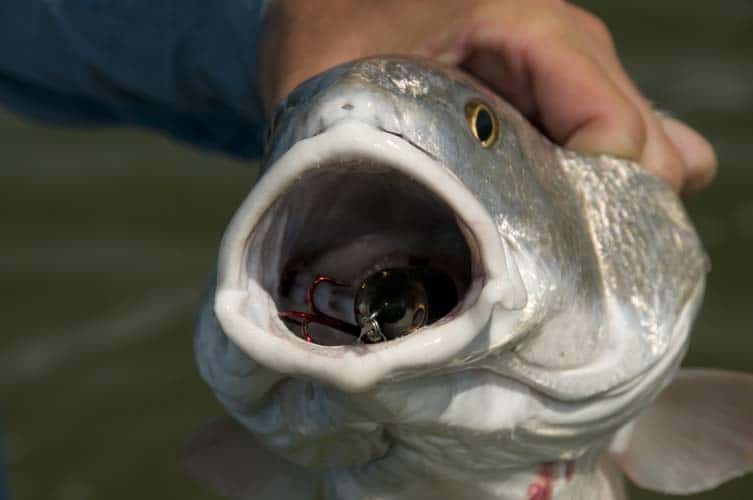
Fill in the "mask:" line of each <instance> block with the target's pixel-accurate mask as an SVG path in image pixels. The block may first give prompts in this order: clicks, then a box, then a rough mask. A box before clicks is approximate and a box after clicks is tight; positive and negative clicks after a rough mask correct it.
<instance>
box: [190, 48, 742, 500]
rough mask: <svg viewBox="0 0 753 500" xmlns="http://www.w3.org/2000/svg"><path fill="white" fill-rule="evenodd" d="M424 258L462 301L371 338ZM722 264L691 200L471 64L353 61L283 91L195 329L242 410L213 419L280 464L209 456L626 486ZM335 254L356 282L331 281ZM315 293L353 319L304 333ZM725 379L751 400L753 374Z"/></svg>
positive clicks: (420, 488)
mask: <svg viewBox="0 0 753 500" xmlns="http://www.w3.org/2000/svg"><path fill="white" fill-rule="evenodd" d="M416 262H420V263H421V265H422V266H425V267H426V268H431V269H434V270H436V273H439V274H441V275H442V276H444V277H445V278H443V279H445V282H449V283H451V287H452V288H453V290H452V292H453V294H454V295H451V296H453V297H456V302H455V303H453V304H451V305H450V307H448V308H447V309H448V310H449V312H447V313H446V314H444V315H443V316H442V317H439V318H433V319H432V321H431V322H429V323H426V324H424V323H422V324H421V326H420V327H418V328H414V329H409V330H405V334H404V335H398V336H397V337H396V338H392V337H393V336H394V335H393V336H390V338H389V339H387V338H385V340H384V341H377V340H379V339H376V337H375V339H376V340H375V341H373V342H368V341H364V336H363V334H362V335H361V336H358V334H357V332H358V328H360V326H359V325H361V323H362V321H361V319H359V318H357V317H356V316H357V312H354V306H353V304H354V300H357V299H356V298H355V297H358V294H357V290H358V288H359V286H364V284H365V283H367V282H368V280H369V279H373V278H372V277H373V276H375V273H379V272H383V271H384V270H385V269H398V268H400V269H409V268H411V266H414V265H415V263H416ZM708 269H709V264H708V258H707V256H706V254H705V252H704V250H703V247H702V245H701V242H700V240H699V238H698V236H697V234H696V232H695V231H694V229H693V227H692V225H691V223H690V221H689V219H688V217H687V215H686V213H685V211H684V209H683V206H682V203H681V202H680V200H679V199H678V198H677V196H676V195H675V193H674V192H673V191H672V189H671V188H670V187H669V186H668V185H667V184H666V183H664V182H663V181H662V180H660V179H658V178H656V177H654V176H652V175H651V174H650V173H648V172H646V171H644V170H642V169H641V168H640V166H638V165H636V164H635V163H632V162H630V161H626V160H621V159H617V158H613V157H609V156H586V155H581V154H578V153H574V152H571V151H567V150H565V149H563V148H561V147H559V146H557V145H555V144H553V143H551V142H550V141H549V140H548V139H547V138H546V137H544V136H543V135H542V134H541V133H540V132H539V131H538V130H537V129H535V128H534V127H533V126H532V125H531V124H529V123H528V122H527V121H526V119H525V118H524V117H522V116H521V115H520V114H519V113H518V112H517V111H516V110H515V109H513V108H512V107H511V106H510V105H509V104H507V103H506V102H505V101H504V100H502V99H501V98H499V97H498V96H496V95H494V94H493V93H491V92H490V91H488V90H487V89H485V88H484V87H483V85H481V84H479V83H478V82H476V81H475V80H473V79H472V78H470V77H468V76H467V75H465V74H464V73H462V72H460V71H457V70H452V69H448V68H444V67H441V66H438V65H436V64H434V63H431V62H428V61H425V60H420V59H413V58H402V57H400V58H398V57H389V58H370V59H365V60H360V61H355V62H352V63H348V64H345V65H342V66H339V67H337V68H334V69H332V70H330V71H328V72H326V73H324V74H322V75H319V76H318V77H315V78H313V79H311V80H309V81H307V82H306V83H304V84H303V85H301V86H300V87H299V88H298V89H296V90H295V91H294V92H293V93H292V94H291V95H290V96H289V97H288V99H287V100H286V101H285V102H284V103H282V104H281V105H280V106H279V108H278V110H277V112H276V116H275V119H274V122H273V125H272V128H271V130H270V141H269V144H268V148H267V151H266V154H265V158H264V161H263V163H262V176H261V178H260V180H259V182H258V183H257V185H256V186H255V187H254V189H253V190H252V191H251V193H250V195H249V197H248V198H247V199H246V200H245V201H244V203H243V205H242V206H241V207H240V209H239V210H238V212H237V213H236V215H235V217H234V218H233V220H232V221H231V223H230V225H229V227H228V229H227V231H226V233H225V236H224V238H223V242H222V247H221V250H220V258H219V264H218V274H217V281H216V285H215V287H214V288H213V290H212V293H211V294H210V295H209V300H208V301H207V303H206V304H205V306H204V307H203V309H202V313H201V314H200V318H199V323H198V329H197V337H196V352H197V359H198V363H199V368H200V371H201V374H202V376H203V377H204V379H205V380H206V381H207V382H208V384H209V385H210V386H211V387H212V389H213V390H214V391H215V394H216V395H217V397H218V399H219V400H220V401H221V402H222V403H223V405H224V406H225V407H226V408H227V409H228V411H229V413H230V414H231V415H232V417H233V418H234V419H235V420H236V421H237V422H239V423H240V424H242V431H239V429H237V428H234V427H232V426H230V427H227V428H225V427H221V426H220V427H219V428H217V427H212V428H211V429H210V430H209V431H207V432H209V433H210V434H212V433H216V434H217V436H222V435H223V433H228V436H230V435H232V436H234V437H232V438H228V439H230V440H231V441H232V442H234V443H235V444H236V448H238V446H240V445H239V444H238V443H241V442H244V441H243V440H244V439H246V440H248V443H247V446H245V445H244V446H245V447H244V446H241V448H243V449H245V450H247V453H249V456H252V455H253V456H255V457H256V458H255V460H257V461H258V463H259V464H269V465H268V466H269V468H274V469H275V471H276V472H274V473H272V472H269V471H268V472H266V473H264V472H262V473H260V474H259V470H258V469H257V470H253V471H250V472H249V475H247V476H243V479H237V480H230V479H227V478H223V474H222V469H224V470H227V468H226V467H225V466H222V467H219V469H220V471H219V472H216V473H215V472H212V473H202V472H201V470H204V471H206V470H207V469H211V468H212V466H215V467H216V466H218V464H220V463H222V459H221V458H220V457H221V453H220V451H217V450H221V448H216V447H217V446H219V444H218V443H220V442H221V441H222V440H221V439H220V438H219V437H217V436H215V437H216V438H215V437H213V438H212V439H211V440H210V442H211V443H213V444H212V446H215V452H216V453H217V455H216V458H215V459H213V460H212V461H209V462H207V461H204V462H202V465H201V466H200V467H197V468H198V469H201V470H200V471H199V474H200V475H203V476H204V477H205V478H208V479H209V480H210V482H212V483H214V484H215V485H218V486H219V487H220V489H221V490H223V491H225V492H226V493H231V494H233V495H236V496H244V495H246V494H248V492H250V491H253V492H254V493H255V495H256V496H254V498H267V497H269V498H280V496H279V494H280V491H282V490H278V489H276V488H283V489H285V488H297V489H295V491H294V493H290V496H289V498H311V499H313V498H318V497H321V498H325V499H327V500H334V499H355V498H358V499H394V500H403V499H405V500H407V499H411V500H412V499H422V498H438V497H441V498H453V499H466V498H467V499H476V500H477V499H490V500H491V499H527V500H545V499H576V498H577V499H581V498H582V499H591V498H599V499H611V498H624V497H623V496H622V495H623V492H622V489H621V479H620V473H618V472H616V471H617V466H616V465H615V462H613V461H612V459H611V458H610V457H612V456H616V457H623V458H624V460H622V461H621V462H620V460H619V458H618V460H617V463H620V464H621V466H622V468H623V470H626V471H627V472H628V475H630V474H631V472H635V470H637V469H638V468H637V467H635V464H636V461H639V462H640V460H643V459H644V458H645V459H646V462H642V464H643V465H646V464H647V463H651V462H650V460H656V461H660V460H661V458H660V457H659V456H656V457H648V458H646V457H641V458H640V459H636V458H635V456H634V453H633V454H631V453H632V452H634V451H635V449H633V448H631V443H637V442H640V439H639V438H640V437H641V435H644V434H645V432H644V430H643V426H642V424H641V422H643V421H650V418H649V417H651V415H652V414H651V413H650V411H649V412H648V413H646V409H647V408H652V406H651V405H652V404H654V402H655V401H656V400H657V397H659V395H660V393H661V392H662V390H665V394H669V395H670V396H671V395H672V394H673V393H672V388H671V386H670V387H669V389H667V387H668V385H669V384H670V382H671V381H672V380H673V379H674V377H675V374H676V372H677V370H678V367H679V365H680V362H681V361H682V358H683V355H684V353H685V351H686V349H687V346H688V342H689V332H690V328H691V326H692V323H693V319H694V318H695V315H696V313H697V311H698V308H699V306H700V304H701V301H702V296H703V290H704V283H705V275H706V273H707V271H708ZM320 276H328V277H331V281H332V282H335V281H336V282H337V283H338V285H337V286H318V285H317V286H318V288H316V290H318V291H317V292H316V294H315V295H313V292H312V290H314V287H312V285H311V283H312V282H314V281H315V280H317V279H318V277H320ZM432 283H434V282H432ZM426 286H427V287H428V288H429V289H432V286H433V285H432V284H431V283H430V284H429V285H426ZM319 291H321V293H319ZM419 295H420V294H419ZM434 295H436V294H434ZM417 296H418V295H417ZM421 296H422V297H423V295H421ZM427 296H429V297H431V296H432V295H431V294H428V295H427ZM422 300H423V299H422ZM422 307H423V306H422ZM427 307H428V308H429V311H432V307H433V304H432V300H429V301H428V305H427ZM286 311H293V313H287V314H288V316H285V314H286ZM296 311H297V312H296ZM300 311H309V312H308V313H306V314H309V316H306V317H311V315H312V314H314V313H313V312H311V311H315V312H316V314H321V315H326V316H327V317H329V318H337V321H339V322H340V323H341V324H348V325H354V326H353V327H352V328H351V327H348V328H339V329H338V328H332V327H329V326H327V325H322V324H318V325H314V326H313V327H311V331H310V335H308V333H307V335H308V336H304V335H303V334H302V331H303V329H302V328H301V327H299V326H297V325H295V324H293V323H291V322H290V321H286V317H287V318H289V317H291V316H290V315H291V314H293V315H295V314H298V317H304V315H302V314H301V313H300ZM281 313H282V314H281ZM422 319H423V317H422ZM340 323H338V324H340ZM351 329H355V332H356V333H355V334H353V332H352V331H350V330H351ZM305 331H306V332H308V330H305ZM362 331H363V330H362ZM348 332H350V333H348ZM701 379H702V380H706V378H704V377H701ZM732 379H734V380H732ZM720 380H721V381H720ZM729 380H732V381H731V382H729V384H728V383H727V382H728V381H729ZM714 381H715V383H718V384H721V386H722V387H732V389H730V390H731V391H738V392H739V393H741V394H743V396H741V397H742V398H743V401H745V404H749V405H753V400H751V396H750V395H749V394H750V393H751V391H750V388H751V387H753V383H751V381H750V379H748V378H746V377H744V376H741V377H737V378H734V377H733V378H730V379H727V378H725V377H721V379H720V378H716V379H714ZM712 385H713V384H710V385H709V387H711V386H712ZM698 387H704V383H700V384H698ZM713 387H714V389H713V390H712V389H709V390H710V391H712V392H713V391H716V392H719V390H720V389H719V386H713ZM722 392H723V391H722ZM738 392H735V394H738ZM702 393H703V391H700V392H699V394H702ZM745 394H748V396H745ZM745 398H747V399H745ZM661 400H662V399H661V398H660V399H659V401H661ZM682 401H684V402H685V403H684V404H687V405H691V404H695V403H696V401H695V400H693V399H692V398H691V399H690V400H687V398H686V399H683V400H682ZM654 407H657V408H661V406H657V404H654ZM702 413H703V412H701V413H700V414H702ZM700 414H699V415H700ZM639 415H640V417H639ZM647 415H648V416H647ZM709 418H713V417H709ZM636 419H638V420H636ZM641 419H643V420H641ZM647 419H648V420H647ZM636 422H637V423H636ZM735 422H737V420H735ZM735 425H739V424H735ZM743 426H744V425H743ZM648 428H650V429H655V425H653V424H652V425H649V426H648ZM218 429H219V430H218ZM621 429H622V431H620V430H621ZM738 430H739V429H738V428H737V427H735V428H734V429H733V430H732V431H730V432H735V431H738ZM618 431H620V433H619V436H618V438H617V439H616V440H615V436H617V435H618ZM639 431H640V432H639ZM239 432H240V433H241V434H247V436H246V437H245V438H240V437H238V436H239V435H240V434H239ZM212 435H213V436H214V434H212ZM748 438H750V439H748V440H744V441H741V442H744V443H746V444H745V446H750V449H751V450H753V437H751V436H750V434H748ZM200 441H201V440H200ZM712 441H713V440H712ZM201 442H202V443H204V445H206V443H207V441H206V439H205V440H203V441H201ZM201 450H206V446H198V447H195V448H194V449H193V452H192V453H193V454H194V456H197V455H198V454H200V452H201ZM234 450H235V451H234V453H236V455H234V456H242V452H240V451H238V449H234ZM745 450H748V448H745ZM655 454H657V455H660V454H661V452H658V453H655ZM742 455H744V453H741V456H742ZM265 456H268V459H265V458H264V457H265ZM625 457H628V458H625ZM750 457H753V454H750V455H748V458H747V459H740V460H736V461H733V463H732V464H730V466H729V467H727V468H725V469H724V470H719V471H716V472H714V473H713V474H712V475H713V476H714V479H712V480H709V481H707V482H706V483H704V487H708V484H717V483H718V482H719V481H721V480H723V479H726V478H727V477H730V476H732V475H737V474H739V473H742V472H745V471H747V470H749V469H750V467H751V463H750V462H751V458H750ZM746 460H747V461H746ZM636 474H637V475H638V476H640V477H633V479H634V480H636V481H637V482H639V483H640V482H641V477H643V476H645V474H643V473H636ZM641 474H643V476H641ZM683 474H684V475H683ZM683 474H680V476H679V479H678V481H679V483H680V489H682V487H683V484H684V483H683V481H684V478H685V477H686V476H688V475H691V473H690V472H687V473H683ZM631 477H632V476H631ZM271 478H276V479H274V480H272V479H271ZM244 481H246V482H249V484H250V485H248V484H247V485H245V486H244V485H242V484H240V483H243V482H244ZM654 481H655V482H657V481H658V483H660V484H656V485H654V486H656V487H657V488H658V489H661V488H662V487H665V486H666V485H664V484H663V483H662V482H661V479H659V480H656V479H654ZM226 483H228V484H229V483H232V484H233V486H227V484H226ZM223 484H224V485H225V486H223ZM292 485H296V486H292ZM649 486H651V485H649ZM694 487H695V486H692V485H690V484H688V487H687V489H688V491H689V490H693V488H694ZM265 488H266V489H265ZM695 488H696V489H698V488H697V487H695ZM665 489H666V490H668V491H669V490H672V488H671V487H669V486H667V487H666V488H665ZM262 490H263V491H268V493H266V495H267V496H264V495H263V494H261V493H260V491H262ZM286 491H287V490H286ZM259 495H261V496H259ZM275 495H277V496H275Z"/></svg>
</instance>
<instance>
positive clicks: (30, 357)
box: [0, 0, 753, 500]
mask: <svg viewBox="0 0 753 500" xmlns="http://www.w3.org/2000/svg"><path fill="white" fill-rule="evenodd" d="M582 3H583V4H584V5H588V6H589V7H590V8H592V9H594V10H595V11H596V12H598V13H600V14H601V15H602V16H603V17H604V18H605V19H606V21H607V23H608V24H609V26H610V27H611V28H612V30H613V31H614V34H615V38H616V40H617V44H618V46H619V47H620V51H621V54H622V56H623V57H624V59H625V61H626V63H627V65H628V67H629V69H630V71H631V73H632V74H633V75H634V77H635V78H636V79H637V80H638V82H639V84H640V85H641V87H642V88H643V89H644V90H645V91H646V93H647V94H648V95H649V96H651V97H652V98H653V99H654V100H655V101H656V102H657V104H658V105H660V107H662V108H666V109H670V110H673V111H674V112H676V113H677V114H678V115H679V116H680V117H681V118H684V119H687V120H688V121H689V122H691V123H692V124H694V125H695V126H696V127H698V128H699V129H700V130H702V131H703V132H704V133H705V134H707V135H708V136H709V137H710V138H711V139H712V141H713V142H714V144H715V145H716V146H717V151H718V154H719V157H720V160H721V166H722V167H721V171H720V175H719V179H718V181H717V183H716V184H715V185H714V187H712V188H711V189H709V190H708V191H707V192H705V193H704V194H702V195H700V196H697V197H695V198H693V199H692V200H689V209H690V212H691V214H692V217H693V219H694V220H695V222H696V224H697V226H698V229H699V231H700V233H701V235H702V237H703V240H704V242H705V244H706V246H707V249H708V251H709V253H710V255H711V258H712V260H713V272H712V274H711V275H710V279H709V290H708V295H707V299H706V302H705V305H704V308H703V310H702V313H701V317H700V319H699V321H698V323H697V326H696V328H695V332H694V341H693V345H692V349H691V352H690V355H689V357H688V364H691V365H695V366H716V367H725V368H729V369H737V370H745V371H753V307H752V306H753V265H752V264H751V258H752V257H753V194H751V193H753V141H752V140H751V136H752V135H753V134H752V132H753V83H751V82H753V3H751V2H750V1H743V0H740V1H723V2H701V1H679V0H675V1H666V0H665V1H663V2H656V1H653V2H649V1H640V2H630V4H629V5H628V3H627V2H620V3H617V2H604V1H603V0H602V1H601V2H597V1H595V0H593V1H591V2H582ZM254 178H255V170H254V168H253V167H251V166H247V165H243V164H240V163H236V162H231V161H228V160H226V159H223V158H220V157H217V156H209V155H205V154H201V153H197V152H195V151H192V150H189V149H187V148H185V147H183V146H181V145H176V144H175V143H172V142H170V141H169V140H167V139H164V138H161V137H157V136H154V135H150V134H147V133H142V132H137V131H132V130H107V131H68V130H57V129H50V128H45V127H42V126H39V125H36V124H31V123H28V122H24V121H21V120H19V119H18V118H16V117H12V116H9V115H7V114H6V115H1V116H0V227H2V231H3V235H2V240H1V241H2V244H1V245H0V273H2V274H1V275H0V297H2V303H3V305H2V308H0V311H2V319H3V325H4V328H3V332H2V334H0V404H1V405H2V407H1V408H0V415H2V427H3V429H4V431H5V447H6V451H7V455H8V457H7V458H8V462H9V467H10V474H11V479H12V486H13V490H14V493H15V498H16V499H18V500H47V499H60V500H87V499H96V500H99V499H107V500H120V499H123V500H125V499H132V498H170V499H173V498H176V499H177V498H180V499H182V500H201V499H205V500H208V499H211V498H214V497H212V496H211V495H210V494H208V493H207V492H206V491H205V490H204V489H203V488H202V487H201V486H198V485H196V484H194V483H193V482H192V481H191V480H190V479H187V478H186V477H185V475H184V474H183V472H182V470H181V468H180V465H179V461H178V458H177V455H178V450H179V448H180V445H181V443H182V442H183V440H184V439H185V438H186V436H188V435H189V434H190V433H191V431H192V430H193V429H195V428H196V427H197V426H198V425H199V424H200V423H201V422H202V421H204V420H205V419H207V418H208V417H210V416H212V415H218V414H220V413H221V412H222V410H221V409H220V408H219V406H218V405H217V404H216V403H215V402H214V401H213V399H212V396H211V394H210V393H209V391H208V390H207V389H206V387H205V386H204V385H203V384H202V383H201V381H200V380H199V378H198V376H197V375H196V371H195V369H194V365H193V355H192V351H191V349H192V346H191V335H192V321H193V314H194V311H195V310H196V306H197V303H198V300H199V297H200V294H201V292H202V289H203V287H204V284H205V281H206V279H207V277H208V275H209V272H210V270H211V269H212V266H213V263H214V255H215V252H216V249H217V244H218V241H219V238H220V235H221V232H222V230H223V228H224V226H225V224H226V222H227V220H228V219H229V217H230V216H231V214H232V212H233V210H234V209H235V207H236V206H237V205H238V204H239V202H240V200H241V199H242V198H243V197H244V195H245V194H246V192H247V191H248V189H249V187H250V186H251V184H252V182H253V180H254ZM752 419H753V416H752ZM751 497H753V477H749V478H746V479H743V480H738V481H734V482H732V483H730V484H728V485H726V486H724V487H723V488H721V489H719V490H717V491H715V492H713V493H709V494H706V495H699V496H695V497H690V498H695V499H712V498H713V499H722V500H724V499H735V500H742V499H749V498H751ZM631 498H635V499H658V498H663V497H661V496H659V495H651V494H647V493H643V492H638V491H637V490H636V491H634V492H633V496H632V497H631Z"/></svg>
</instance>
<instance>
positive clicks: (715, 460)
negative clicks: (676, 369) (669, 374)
mask: <svg viewBox="0 0 753 500" xmlns="http://www.w3.org/2000/svg"><path fill="white" fill-rule="evenodd" d="M612 454H613V457H614V459H615V460H616V461H617V463H618V464H619V465H620V467H621V468H622V469H623V471H624V472H625V473H626V474H627V476H628V477H629V478H630V479H631V480H632V481H633V482H634V483H635V484H637V485H638V486H641V487H643V488H647V489H651V490H656V491H660V492H664V493H672V494H691V493H697V492H700V491H705V490H710V489H713V488H716V487H717V486H719V485H720V484H722V483H724V482H725V481H727V480H729V479H732V478H734V477H737V476H741V475H743V474H747V473H750V472H753V376H752V375H748V374H744V373H734V372H724V371H716V370H702V369H694V370H681V371H680V373H679V375H678V376H677V378H676V379H675V380H674V381H673V382H672V383H671V384H670V385H669V386H668V387H667V389H665V390H664V392H662V393H661V394H660V396H659V398H658V399H657V401H656V402H655V403H654V405H652V406H651V407H650V408H648V410H646V411H645V412H644V413H643V414H642V415H640V416H639V417H638V418H637V419H636V420H635V421H634V422H633V423H631V424H630V425H629V426H628V427H626V428H625V429H623V430H622V431H621V432H620V434H618V436H617V439H615V441H614V444H613V447H612Z"/></svg>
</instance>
